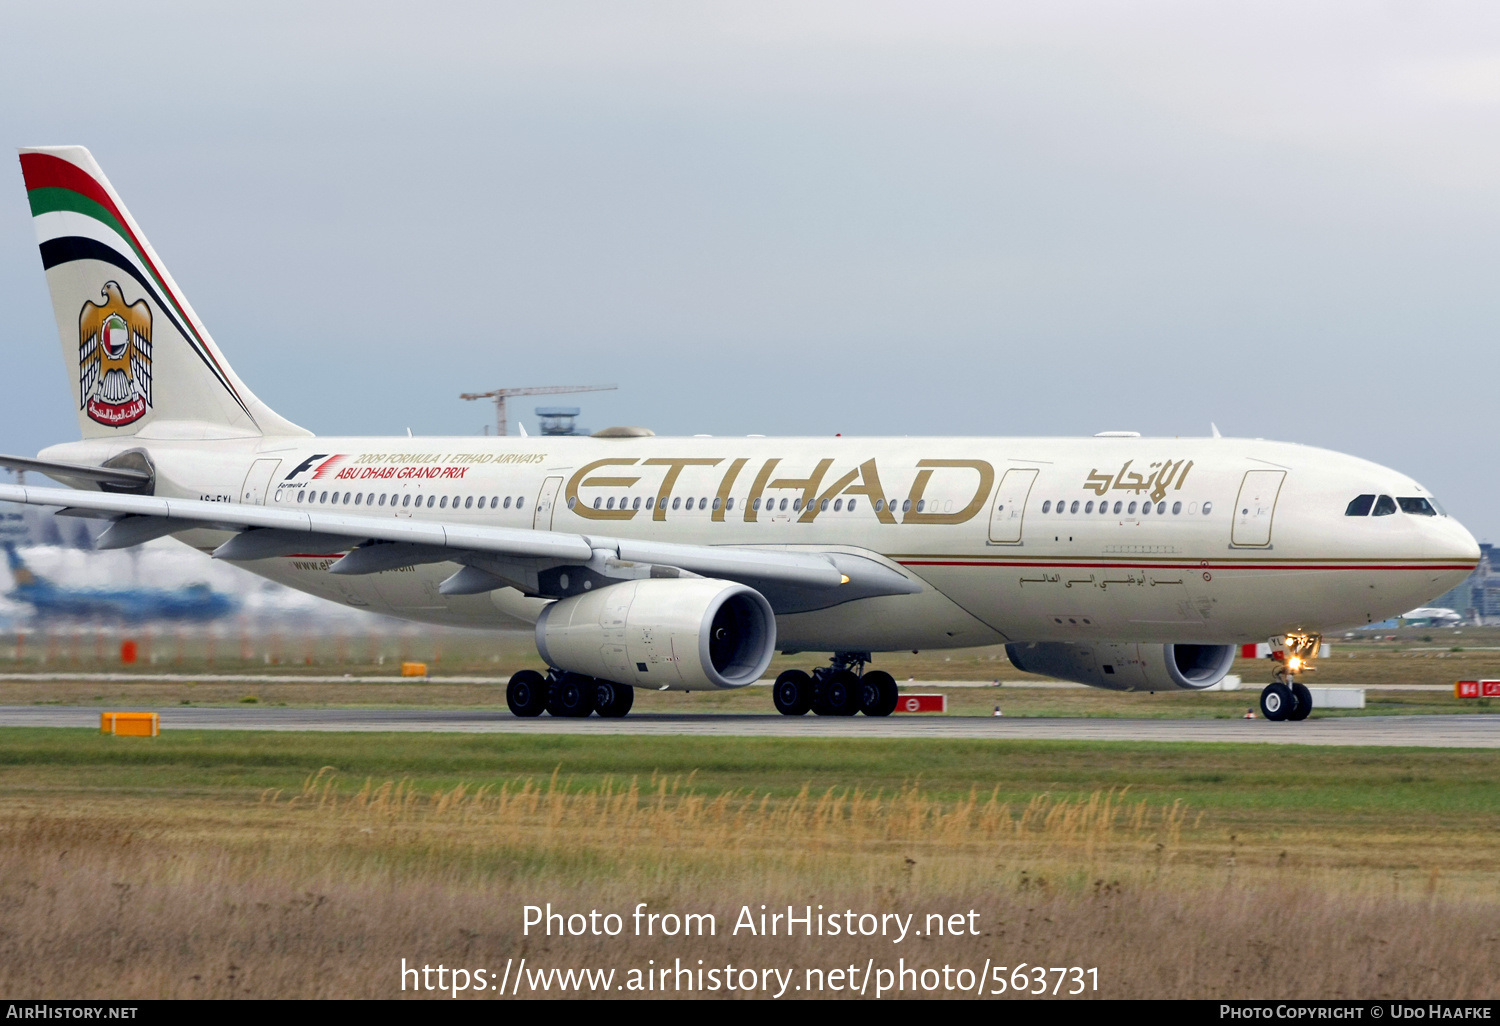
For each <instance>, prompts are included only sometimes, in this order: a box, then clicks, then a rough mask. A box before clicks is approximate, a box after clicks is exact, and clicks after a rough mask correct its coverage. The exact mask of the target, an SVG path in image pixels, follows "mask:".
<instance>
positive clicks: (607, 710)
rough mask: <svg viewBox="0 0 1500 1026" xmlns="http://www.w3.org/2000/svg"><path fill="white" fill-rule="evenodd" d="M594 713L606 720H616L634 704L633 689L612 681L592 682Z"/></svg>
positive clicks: (627, 685)
mask: <svg viewBox="0 0 1500 1026" xmlns="http://www.w3.org/2000/svg"><path fill="white" fill-rule="evenodd" d="M594 685H595V686H594V711H595V712H597V713H598V714H599V715H600V716H603V717H605V718H606V719H617V718H619V717H621V716H624V715H625V714H626V713H628V712H630V707H631V706H632V705H634V704H635V688H633V687H631V686H630V685H629V684H616V683H615V682H614V681H612V680H600V681H595V682H594Z"/></svg>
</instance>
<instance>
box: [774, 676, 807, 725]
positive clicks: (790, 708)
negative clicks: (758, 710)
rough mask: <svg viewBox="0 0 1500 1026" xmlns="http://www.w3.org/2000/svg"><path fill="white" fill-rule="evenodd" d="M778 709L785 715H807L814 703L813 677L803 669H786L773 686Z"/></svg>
mask: <svg viewBox="0 0 1500 1026" xmlns="http://www.w3.org/2000/svg"><path fill="white" fill-rule="evenodd" d="M771 697H772V699H773V700H774V701H775V702H776V711H777V712H779V713H781V715H783V716H806V715H807V711H808V710H809V709H811V708H812V704H813V681H812V678H811V677H809V676H808V675H807V674H805V673H803V672H802V671H801V670H784V671H782V673H781V675H780V676H779V677H777V678H776V684H775V685H774V686H773V687H772V688H771Z"/></svg>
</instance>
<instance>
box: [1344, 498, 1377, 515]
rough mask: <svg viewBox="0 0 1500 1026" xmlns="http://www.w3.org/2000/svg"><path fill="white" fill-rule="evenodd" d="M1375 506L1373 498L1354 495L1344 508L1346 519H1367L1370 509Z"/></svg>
mask: <svg viewBox="0 0 1500 1026" xmlns="http://www.w3.org/2000/svg"><path fill="white" fill-rule="evenodd" d="M1373 505H1375V496H1373V495H1356V496H1355V497H1354V498H1352V499H1350V500H1349V505H1347V506H1345V507H1344V516H1346V517H1367V516H1369V515H1370V507H1371V506H1373Z"/></svg>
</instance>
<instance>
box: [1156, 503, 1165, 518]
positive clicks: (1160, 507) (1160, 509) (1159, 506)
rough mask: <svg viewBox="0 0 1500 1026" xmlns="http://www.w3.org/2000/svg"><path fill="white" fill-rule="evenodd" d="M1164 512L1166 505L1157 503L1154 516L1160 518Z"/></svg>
mask: <svg viewBox="0 0 1500 1026" xmlns="http://www.w3.org/2000/svg"><path fill="white" fill-rule="evenodd" d="M1166 511H1167V504H1166V503H1165V502H1158V503H1157V504H1156V515H1157V516H1161V515H1162V514H1163V513H1165V512H1166Z"/></svg>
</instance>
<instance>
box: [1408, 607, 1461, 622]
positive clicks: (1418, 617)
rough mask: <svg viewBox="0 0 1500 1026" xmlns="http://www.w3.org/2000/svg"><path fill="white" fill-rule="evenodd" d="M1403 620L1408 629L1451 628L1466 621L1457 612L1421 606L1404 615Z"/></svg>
mask: <svg viewBox="0 0 1500 1026" xmlns="http://www.w3.org/2000/svg"><path fill="white" fill-rule="evenodd" d="M1401 619H1403V620H1405V621H1406V624H1407V626H1408V627H1415V626H1425V627H1449V626H1451V625H1453V624H1456V623H1463V620H1464V618H1463V617H1462V616H1460V615H1459V614H1458V613H1457V612H1456V611H1454V610H1452V609H1444V608H1442V607H1440V606H1421V607H1419V608H1417V609H1413V610H1412V611H1411V612H1409V613H1402V614H1401ZM1419 621H1420V622H1419Z"/></svg>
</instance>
